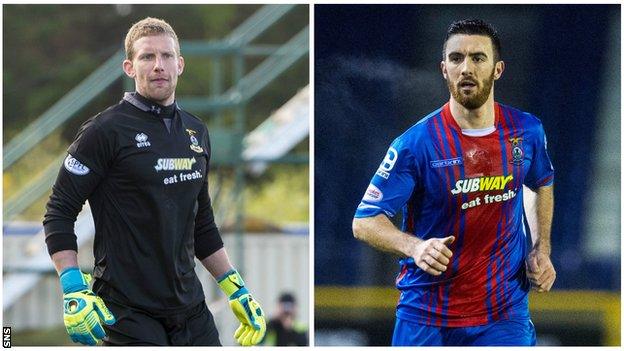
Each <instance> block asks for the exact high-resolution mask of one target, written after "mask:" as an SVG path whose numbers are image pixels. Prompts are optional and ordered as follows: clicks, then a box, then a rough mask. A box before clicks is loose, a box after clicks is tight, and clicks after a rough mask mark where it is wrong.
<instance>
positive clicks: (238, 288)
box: [218, 270, 266, 346]
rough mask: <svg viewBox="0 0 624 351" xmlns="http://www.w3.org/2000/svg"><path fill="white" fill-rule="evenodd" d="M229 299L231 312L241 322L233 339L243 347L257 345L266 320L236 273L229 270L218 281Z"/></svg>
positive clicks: (264, 329)
mask: <svg viewBox="0 0 624 351" xmlns="http://www.w3.org/2000/svg"><path fill="white" fill-rule="evenodd" d="M218 283H219V287H221V290H223V292H224V293H225V294H226V295H227V296H228V298H229V299H230V307H231V308H232V312H234V315H235V316H236V318H238V320H239V321H240V322H241V324H240V326H239V327H238V329H236V332H234V339H236V341H237V342H238V343H239V344H241V345H243V346H252V345H257V344H258V343H260V341H262V339H263V338H264V334H265V333H266V320H265V317H264V312H263V311H262V308H261V307H260V304H259V303H258V302H257V301H256V300H254V298H253V297H252V296H251V294H250V293H249V291H248V290H247V288H246V287H245V283H244V282H243V278H241V276H240V275H239V274H238V272H237V271H235V270H231V271H229V272H227V273H226V274H224V275H223V277H222V278H220V279H219V280H218Z"/></svg>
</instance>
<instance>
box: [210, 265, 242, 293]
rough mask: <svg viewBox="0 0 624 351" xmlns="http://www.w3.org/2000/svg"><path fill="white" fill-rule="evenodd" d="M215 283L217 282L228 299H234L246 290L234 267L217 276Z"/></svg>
mask: <svg viewBox="0 0 624 351" xmlns="http://www.w3.org/2000/svg"><path fill="white" fill-rule="evenodd" d="M217 283H219V287H220V288H221V290H222V291H223V292H224V293H225V295H226V296H227V297H229V298H230V299H234V298H236V297H238V296H240V295H242V294H244V293H245V292H247V288H245V282H244V281H243V278H242V277H241V276H240V274H238V272H237V271H236V270H235V269H231V270H229V271H228V272H227V273H225V274H223V275H222V276H220V277H219V278H217Z"/></svg>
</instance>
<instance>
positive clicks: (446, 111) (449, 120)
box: [441, 101, 501, 133]
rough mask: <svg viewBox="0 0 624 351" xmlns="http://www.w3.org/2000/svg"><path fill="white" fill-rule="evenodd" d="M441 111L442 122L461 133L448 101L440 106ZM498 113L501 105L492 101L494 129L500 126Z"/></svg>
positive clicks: (499, 113)
mask: <svg viewBox="0 0 624 351" xmlns="http://www.w3.org/2000/svg"><path fill="white" fill-rule="evenodd" d="M441 113H442V118H443V120H444V122H445V123H446V124H447V125H449V126H450V127H451V128H453V129H455V130H456V131H458V132H460V133H461V128H460V127H459V124H457V121H456V120H455V118H453V114H452V113H451V105H450V104H449V103H448V102H447V103H446V104H444V106H442V112H441ZM500 115H501V107H500V105H499V104H498V102H496V101H494V126H495V127H496V129H498V128H500V126H499V125H498V124H499V121H500Z"/></svg>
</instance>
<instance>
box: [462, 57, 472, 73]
mask: <svg viewBox="0 0 624 351" xmlns="http://www.w3.org/2000/svg"><path fill="white" fill-rule="evenodd" d="M460 69H461V74H462V75H463V76H471V75H473V74H474V65H473V64H472V60H470V58H469V57H466V59H465V60H464V62H462V64H461V66H460Z"/></svg>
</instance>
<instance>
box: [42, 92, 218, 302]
mask: <svg viewBox="0 0 624 351" xmlns="http://www.w3.org/2000/svg"><path fill="white" fill-rule="evenodd" d="M168 118H170V119H168ZM209 161H210V142H209V139H208V131H207V129H206V127H205V125H204V123H203V122H202V121H201V120H199V119H198V118H196V117H194V116H193V115H191V114H189V113H187V112H185V111H183V110H181V109H180V108H178V106H177V104H174V105H172V106H169V107H164V106H160V105H157V104H155V103H153V102H151V101H149V100H147V99H145V98H143V97H142V96H140V95H138V94H137V93H126V95H125V96H124V99H123V100H122V101H120V102H119V104H117V105H114V106H111V107H109V108H108V109H106V110H105V111H104V112H102V113H100V114H98V115H96V116H94V117H92V118H90V119H89V120H87V121H86V122H85V123H84V124H83V125H82V126H81V128H80V130H79V132H78V134H77V136H76V139H75V140H74V142H73V143H72V144H71V146H70V147H69V149H68V155H67V157H66V159H65V161H64V164H63V166H62V167H61V170H60V171H59V174H58V178H57V180H56V183H55V184H54V186H53V188H52V195H51V196H50V200H49V202H48V205H47V212H46V214H45V218H44V221H43V224H44V228H45V233H46V243H47V246H48V252H49V253H50V255H51V254H53V253H55V252H57V251H61V250H68V249H71V250H77V246H76V236H75V234H74V222H75V220H76V216H77V215H78V213H79V212H80V210H81V208H82V205H83V204H84V202H85V200H89V204H90V206H91V212H92V213H93V219H94V222H95V241H94V248H93V250H94V256H95V267H94V274H93V275H94V277H95V278H96V281H95V284H94V290H95V292H96V293H97V294H99V295H101V296H102V297H104V298H109V299H113V300H115V301H118V302H120V303H123V304H125V305H128V306H133V307H137V308H142V309H146V310H150V311H161V312H162V311H165V312H166V311H181V310H185V309H187V308H189V307H191V306H192V305H195V304H196V303H199V302H200V301H202V300H204V298H205V297H204V294H203V290H202V287H201V284H200V282H199V279H198V278H197V276H196V274H195V270H194V268H195V262H194V257H195V256H196V257H198V258H199V259H203V258H205V257H207V256H209V255H210V254H212V253H214V252H215V251H217V250H219V249H220V248H222V247H223V242H222V240H221V237H220V235H219V231H218V229H217V227H216V225H215V223H214V217H213V211H212V206H211V204H210V198H209V196H208V182H207V175H208V164H209Z"/></svg>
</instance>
